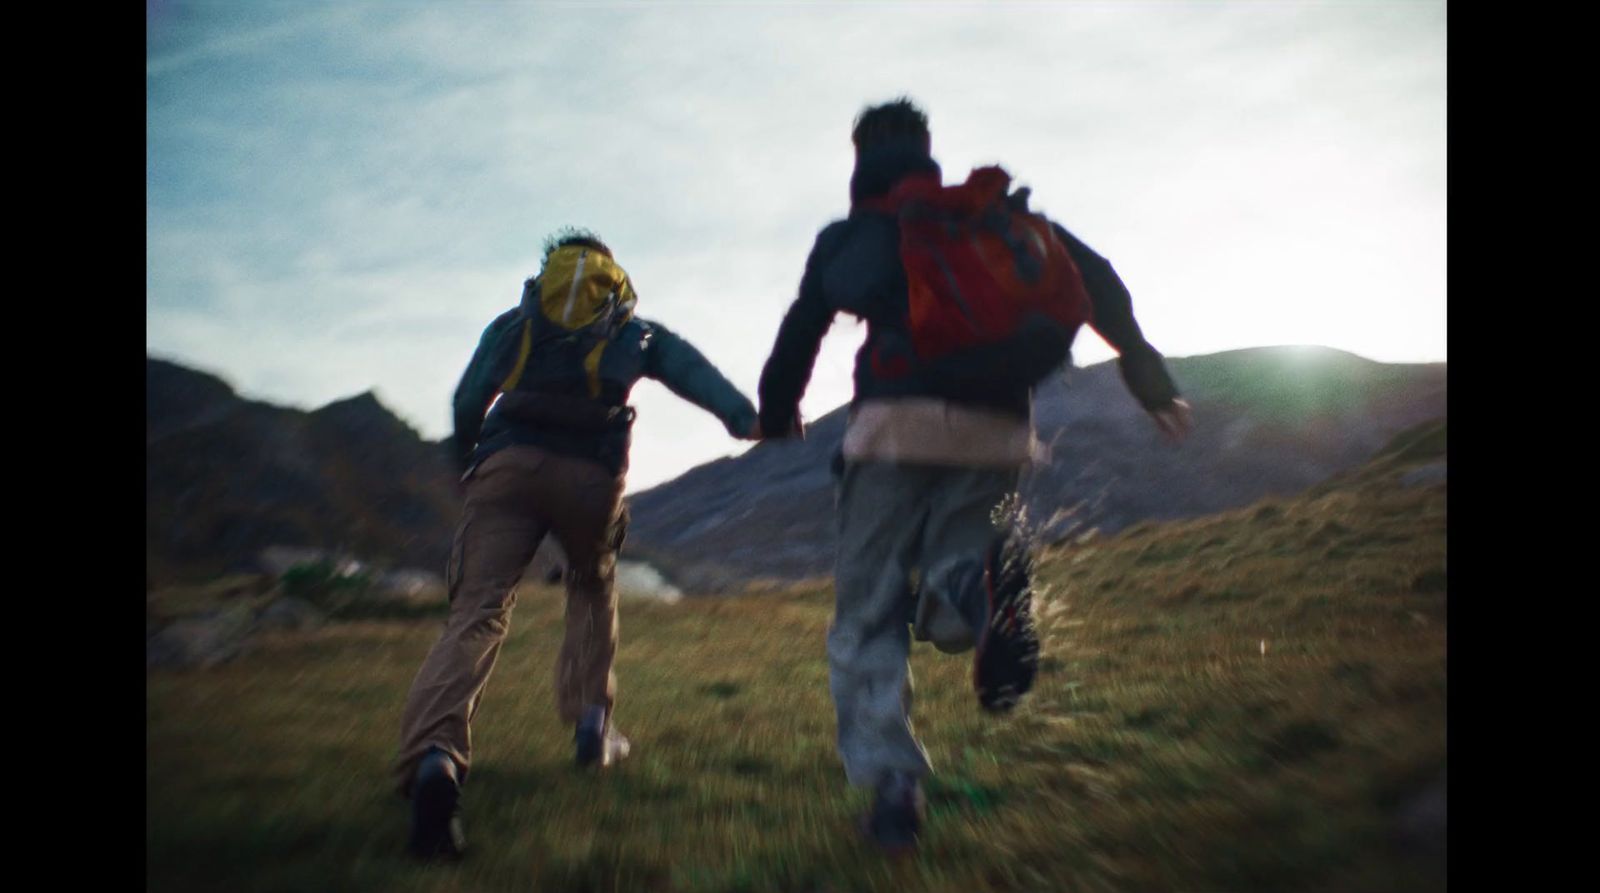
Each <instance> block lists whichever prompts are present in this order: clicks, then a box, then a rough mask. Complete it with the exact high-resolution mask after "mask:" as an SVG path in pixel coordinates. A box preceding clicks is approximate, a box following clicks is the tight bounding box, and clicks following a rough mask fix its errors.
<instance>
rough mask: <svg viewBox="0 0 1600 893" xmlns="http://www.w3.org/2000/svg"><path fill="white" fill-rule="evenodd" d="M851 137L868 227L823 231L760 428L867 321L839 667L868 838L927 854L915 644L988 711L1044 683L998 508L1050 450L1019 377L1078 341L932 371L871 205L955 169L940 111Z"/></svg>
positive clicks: (1103, 314) (1108, 331)
mask: <svg viewBox="0 0 1600 893" xmlns="http://www.w3.org/2000/svg"><path fill="white" fill-rule="evenodd" d="M852 141H853V142H854V143H855V146H856V166H855V172H854V174H853V175H852V177H851V179H850V198H851V204H852V208H851V212H850V216H849V217H848V218H846V219H844V220H841V221H837V222H834V223H832V224H830V225H828V226H827V227H826V228H824V229H823V230H822V232H821V233H820V234H819V235H818V236H817V240H816V244H815V245H814V246H813V247H812V249H811V255H810V257H809V258H808V259H807V260H806V266H805V272H804V274H803V276H802V278H801V281H800V293H799V296H798V297H797V298H796V299H795V301H794V304H793V305H792V306H791V307H790V308H789V311H788V313H787V314H786V315H785V316H784V319H783V324H782V326H781V328H780V329H779V330H778V335H777V339H776V342H775V343H774V345H773V348H772V354H771V356H770V357H769V358H768V360H767V363H766V368H765V369H764V370H763V371H762V374H761V384H760V395H761V428H762V430H764V431H766V432H768V433H769V435H776V434H780V433H782V432H794V431H795V430H796V429H797V428H798V426H799V408H798V407H799V403H800V398H801V396H802V395H803V394H804V393H805V389H806V384H807V382H808V381H809V380H810V377H811V368H812V365H813V363H814V362H815V359H816V354H817V349H818V347H819V346H820V344H821V341H822V338H823V335H824V334H826V332H827V330H828V328H829V326H830V325H831V324H832V321H833V317H834V314H836V313H840V312H843V313H849V314H852V315H854V316H857V317H860V318H861V319H864V320H865V321H866V324H867V337H866V341H865V343H864V344H863V345H862V347H861V350H860V352H859V353H858V354H857V356H856V364H855V395H854V397H853V398H852V400H851V404H850V407H851V408H850V418H849V422H848V425H847V427H846V430H845V437H844V443H843V446H842V448H841V451H840V456H839V460H838V462H837V463H836V468H837V469H838V471H839V487H838V501H837V506H838V516H839V554H838V556H837V563H836V567H835V574H834V586H835V598H836V603H835V612H834V619H833V624H832V626H831V627H830V629H829V632H828V658H829V665H830V688H831V690H832V694H833V700H834V706H835V711H836V714H837V719H838V727H839V731H838V744H839V753H840V756H841V758H842V759H843V761H844V765H845V773H846V775H847V777H848V778H849V780H850V782H851V783H852V784H855V785H858V786H862V787H869V788H873V789H874V790H875V792H876V795H875V800H874V803H873V807H872V811H871V812H870V813H869V814H868V815H867V816H866V817H865V820H864V828H865V830H866V831H867V833H868V834H869V835H870V836H871V837H872V839H873V840H875V841H876V842H877V843H878V844H880V845H881V846H883V847H885V848H887V849H890V850H899V849H903V848H907V847H910V846H913V845H915V842H916V839H917V835H918V832H919V829H920V823H921V814H922V803H923V799H922V793H921V778H922V777H923V776H925V775H926V774H927V773H928V772H929V771H930V764H929V762H928V759H927V754H926V753H925V752H924V750H923V749H922V746H921V744H919V743H918V742H917V739H916V737H915V736H914V735H913V734H912V731H911V719H910V713H911V680H910V673H909V668H908V665H907V658H908V655H909V653H910V642H911V638H912V636H913V635H914V636H915V637H916V638H917V639H919V640H923V641H932V642H933V643H934V644H935V645H936V646H937V647H938V648H939V649H940V650H943V651H946V652H958V651H965V650H973V651H975V666H974V681H975V686H976V688H977V690H978V696H979V701H980V703H981V704H982V705H983V706H984V707H985V708H987V709H990V710H994V711H1001V710H1006V709H1009V708H1010V707H1011V706H1012V705H1014V704H1015V703H1016V701H1017V699H1018V698H1020V697H1021V696H1022V695H1023V694H1024V693H1025V692H1027V691H1028V689H1029V688H1030V687H1031V685H1032V682H1033V677H1034V673H1035V671H1036V667H1037V662H1038V639H1037V635H1036V633H1035V632H1034V630H1033V627H1032V621H1031V565H1030V559H1029V557H1028V555H1027V549H1026V545H1025V543H1023V542H1022V541H1021V539H1020V538H1019V537H1018V536H1017V535H1016V532H1015V531H1014V530H1012V529H1010V524H1009V522H1005V523H1002V524H1001V525H1000V529H999V530H997V529H996V525H995V522H994V520H993V519H994V518H995V516H996V515H1000V516H1002V517H1003V516H1004V513H1003V512H997V508H999V507H1000V506H1001V505H1002V504H1003V503H1005V502H1006V501H1007V500H1008V499H1010V498H1011V497H1012V496H1013V495H1014V494H1015V492H1016V489H1017V483H1018V480H1019V477H1020V473H1021V469H1022V468H1023V467H1024V466H1025V465H1026V464H1027V463H1028V462H1030V461H1034V460H1036V459H1037V458H1039V457H1040V455H1041V448H1040V446H1039V444H1038V442H1037V440H1036V438H1035V436H1034V432H1033V425H1032V397H1031V393H1030V388H1029V387H1027V386H1026V385H1017V384H1015V383H1014V382H1015V381H1016V380H1018V379H1019V378H1020V379H1022V380H1024V381H1031V380H1037V379H1039V378H1041V377H1043V375H1044V374H1045V373H1047V372H1048V371H1050V367H1051V366H1052V365H1053V364H1055V363H1057V362H1059V358H1060V357H1061V356H1062V355H1063V351H1064V349H1070V346H1071V345H1070V343H1065V342H1067V341H1068V337H1069V336H1067V335H1065V334H1064V332H1063V330H1061V329H1059V328H1058V327H1053V326H1050V325H1036V326H1031V327H1028V328H1025V329H1024V330H1023V332H1022V333H1021V334H1020V335H1019V336H1018V338H1016V339H1014V340H1010V341H1007V342H1006V343H1004V344H1003V345H1000V346H997V347H989V348H982V349H969V350H966V351H963V352H960V353H959V354H953V355H951V356H950V357H948V358H946V359H943V360H939V361H935V362H921V361H918V360H917V358H916V356H915V354H914V353H913V350H912V342H911V336H910V332H909V322H908V290H907V280H906V270H905V267H904V266H903V264H902V262H901V259H900V250H899V241H900V234H899V223H898V220H897V218H895V217H893V216H891V215H889V214H888V213H883V212H879V211H876V210H868V209H867V208H865V207H863V206H862V205H863V202H864V201H865V200H867V199H872V198H875V197H880V196H884V195H885V194H887V193H888V192H889V191H890V189H891V188H892V187H893V186H895V185H896V183H898V182H900V181H901V180H902V179H904V178H906V177H910V176H915V175H931V176H932V177H934V178H937V177H938V176H939V173H940V171H939V166H938V164H937V163H936V162H935V161H934V160H933V158H932V156H931V155H930V153H929V145H930V141H929V135H928V129H927V118H926V117H925V116H924V115H923V114H922V112H921V111H919V110H918V109H917V108H916V107H915V106H913V105H912V104H911V103H910V102H909V101H905V100H900V101H896V102H891V103H887V104H885V105H881V106H877V107H873V108H869V109H867V110H865V111H864V112H863V113H862V114H861V115H860V116H859V117H858V118H857V121H856V127H855V130H854V132H853V133H852ZM1055 231H1056V235H1057V236H1058V237H1059V238H1060V239H1061V240H1062V241H1063V242H1064V244H1065V245H1066V247H1067V249H1068V252H1069V253H1070V254H1071V256H1072V258H1073V260H1074V262H1075V263H1076V265H1077V266H1078V268H1079V269H1080V270H1081V272H1082V275H1083V279H1084V282H1085V285H1086V287H1087V291H1088V294H1089V296H1090V300H1091V302H1092V304H1093V323H1092V325H1093V327H1094V329H1095V331H1097V332H1099V333H1100V335H1101V336H1103V337H1104V338H1105V339H1106V340H1107V341H1108V342H1109V343H1110V344H1111V345H1112V346H1113V347H1114V348H1116V349H1117V351H1118V353H1119V354H1120V359H1119V361H1118V362H1119V363H1120V366H1121V370H1122V375H1123V379H1124V381H1125V382H1126V383H1127V386H1128V388H1129V390H1130V391H1131V392H1132V394H1133V396H1134V397H1135V398H1136V399H1137V400H1138V401H1139V402H1140V404H1141V405H1143V406H1144V408H1145V409H1146V410H1147V411H1149V412H1150V414H1151V416H1152V418H1153V419H1154V420H1155V422H1156V424H1157V426H1158V427H1159V428H1160V429H1161V430H1162V432H1163V433H1165V434H1167V435H1168V436H1169V437H1171V438H1172V439H1174V440H1176V439H1181V438H1182V437H1183V436H1184V434H1186V433H1187V431H1188V428H1189V424H1190V419H1189V409H1188V406H1187V404H1185V403H1184V402H1183V401H1182V400H1180V399H1178V391H1177V388H1176V387H1175V386H1174V384H1173V382H1172V379H1171V377H1170V376H1169V375H1168V374H1167V370H1166V367H1165V364H1164V363H1163V361H1162V357H1161V354H1160V353H1158V352H1157V351H1156V349H1155V348H1154V347H1152V346H1151V345H1150V344H1149V342H1147V341H1146V340H1145V338H1144V335H1143V333H1142V332H1141V331H1140V329H1139V324H1138V323H1137V322H1136V321H1135V319H1134V316H1133V306H1132V303H1131V301H1130V298H1129V296H1128V290H1127V288H1126V287H1124V285H1123V284H1122V281H1121V279H1119V278H1118V277H1117V274H1116V271H1114V270H1113V269H1112V268H1111V264H1109V263H1108V262H1107V261H1106V260H1105V258H1103V257H1101V256H1100V255H1098V254H1096V253H1095V252H1094V251H1092V250H1090V249H1089V247H1088V246H1087V245H1085V244H1084V243H1083V242H1081V241H1080V240H1078V239H1077V238H1076V237H1074V236H1073V235H1072V234H1071V233H1069V232H1067V231H1066V230H1065V229H1063V228H1061V227H1060V226H1059V225H1058V226H1056V227H1055ZM914 577H916V578H919V579H920V583H918V584H917V585H916V588H915V589H914V590H913V588H912V586H913V583H912V581H913V578H914ZM908 621H909V623H908Z"/></svg>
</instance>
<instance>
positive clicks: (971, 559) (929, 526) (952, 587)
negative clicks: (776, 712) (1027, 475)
mask: <svg viewBox="0 0 1600 893" xmlns="http://www.w3.org/2000/svg"><path fill="white" fill-rule="evenodd" d="M1019 475H1020V470H1019V469H1006V468H960V467H952V466H937V465H906V464H899V463H890V462H875V461H864V462H847V463H846V464H845V467H844V474H843V477H842V479H841V480H840V483H839V490H838V519H839V552H838V563H837V566H836V569H835V593H836V594H835V599H836V602H835V613H834V621H833V628H832V629H831V630H829V632H828V662H829V668H830V676H829V683H830V686H831V688H832V691H833V701H834V707H835V710H836V711H837V714H838V720H839V753H840V755H841V757H842V758H843V760H844V768H845V774H846V776H847V777H848V778H849V780H850V782H851V784H855V785H860V786H863V787H870V786H872V785H875V784H877V783H878V782H879V781H880V780H881V779H882V778H883V776H884V772H885V770H899V771H902V772H905V773H908V774H910V775H913V776H916V777H921V776H924V775H926V774H928V772H929V770H930V765H929V763H928V755H927V753H926V752H925V751H924V750H923V748H922V745H921V744H919V743H918V742H917V739H916V736H915V735H914V734H913V733H912V731H911V667H910V665H909V664H908V663H907V660H908V658H909V656H910V651H911V639H912V636H913V634H914V635H915V636H916V638H917V640H919V641H926V642H932V643H934V645H935V646H936V647H937V648H939V650H941V651H944V652H946V653H952V654H953V653H958V652H961V651H967V650H970V649H971V648H972V647H973V645H974V644H976V642H977V636H978V631H979V630H980V629H981V628H982V626H983V623H984V611H985V605H984V598H985V594H984V589H983V579H982V578H983V566H982V557H983V554H984V550H985V549H986V548H987V547H988V545H989V543H990V542H991V541H992V540H993V539H994V538H995V536H996V533H997V532H998V531H997V529H996V526H995V523H994V521H993V520H991V516H992V515H993V513H994V510H995V508H996V507H997V506H998V505H999V504H1000V502H1001V501H1002V500H1003V499H1004V498H1005V497H1006V496H1007V495H1009V494H1011V493H1012V492H1014V491H1015V490H1016V487H1017V481H1018V477H1019ZM925 562H926V564H925ZM913 573H920V577H921V580H920V585H919V586H918V587H917V588H916V589H915V590H913V588H912V585H913ZM908 620H911V621H913V623H912V625H911V626H908V625H907V621H908Z"/></svg>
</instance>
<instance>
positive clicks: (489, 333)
mask: <svg viewBox="0 0 1600 893" xmlns="http://www.w3.org/2000/svg"><path fill="white" fill-rule="evenodd" d="M523 319H524V317H523V315H522V310H521V308H520V307H518V308H513V309H511V310H508V311H506V312H505V313H503V314H501V315H500V316H498V317H496V318H495V320H494V321H493V322H491V323H490V324H489V326H488V328H486V329H485V330H484V332H483V337H482V338H481V339H480V340H479V342H478V349H477V350H476V351H475V352H474V353H473V355H472V361H471V362H470V363H468V364H467V369H466V371H465V372H464V373H463V374H462V376H461V382H460V384H458V385H457V387H456V392H455V399H454V402H453V406H454V411H455V434H454V437H453V443H454V448H455V456H456V460H457V462H458V463H459V466H460V467H461V469H462V470H463V471H465V470H467V469H470V468H471V467H472V466H473V465H476V464H477V463H479V462H482V461H483V460H484V459H485V458H487V457H488V456H489V455H491V454H492V453H494V452H495V451H496V450H499V449H502V448H504V447H506V446H509V445H511V444H526V445H530V446H538V447H542V448H544V449H548V450H550V451H552V452H555V453H560V454H562V455H567V456H575V457H577V458H582V459H592V460H594V461H595V462H598V463H599V464H601V465H602V466H604V467H605V468H607V470H609V471H611V472H612V473H613V474H617V475H621V474H623V473H624V472H626V470H627V467H628V450H629V447H630V445H631V441H632V435H631V431H632V422H633V410H632V408H631V407H629V406H628V405H627V401H628V396H629V393H630V392H631V391H632V389H633V386H634V384H635V383H637V382H638V380H639V379H640V378H645V377H648V378H653V379H655V380H657V381H660V382H661V383H662V384H664V385H666V386H667V388H668V389H670V390H671V391H672V392H673V393H674V394H677V395H678V396H679V397H682V398H683V399H685V400H688V401H689V402H690V403H693V404H695V405H696V406H699V407H700V408H702V409H705V410H706V411H708V412H710V413H712V414H713V415H715V416H716V417H717V418H718V419H720V420H721V421H722V424H723V426H724V427H726V428H727V429H728V433H729V434H731V435H734V436H739V435H741V434H743V433H745V432H747V431H749V430H750V428H751V426H753V425H754V424H755V421H756V409H755V407H754V406H753V405H752V404H751V402H750V400H749V399H748V398H747V397H745V395H744V394H742V393H740V392H739V389H738V388H736V387H734V386H733V384H732V383H730V382H729V381H728V379H727V378H725V377H724V376H723V375H722V373H721V372H719V371H717V368H716V367H715V366H713V365H712V364H711V362H710V361H709V360H707V359H706V358H705V357H704V356H703V355H702V354H701V353H700V352H699V351H698V350H696V349H695V348H694V346H693V345H691V344H690V343H689V342H688V341H685V340H684V339H683V338H680V337H678V336H677V335H675V334H673V333H672V332H671V331H670V330H668V329H667V328H666V327H665V326H663V325H661V324H659V323H654V322H649V321H647V320H642V319H638V318H635V319H632V320H629V321H628V322H627V323H626V324H625V325H623V326H622V327H621V328H620V329H619V330H618V332H617V334H616V335H615V336H614V337H613V338H612V339H611V343H610V344H609V345H607V347H606V349H605V352H604V353H603V354H602V355H601V359H600V365H599V376H600V381H601V393H600V396H599V397H598V398H593V397H591V396H590V395H589V393H588V391H587V389H586V387H583V386H582V383H583V382H585V381H586V379H585V378H584V377H583V375H582V373H581V370H580V369H578V368H573V369H566V370H562V369H557V368H554V366H555V365H558V364H563V363H564V360H563V359H562V358H559V357H557V356H556V347H557V346H554V345H552V346H550V347H541V346H540V345H539V344H535V346H534V348H533V351H532V353H531V355H530V356H529V357H528V359H527V363H526V368H525V371H524V373H523V374H522V375H521V376H520V379H519V381H518V383H517V384H516V385H515V387H514V388H513V391H512V393H509V394H502V393H501V386H502V385H503V383H504V382H505V381H506V380H507V378H508V377H509V374H510V372H511V370H512V367H513V366H514V364H515V363H516V357H517V354H518V351H519V348H520V342H521V337H522V321H523ZM547 361H548V362H547ZM541 363H545V364H546V365H550V366H552V368H550V369H542V368H541ZM565 365H568V366H570V365H571V364H570V363H565ZM563 373H564V374H563ZM497 397H498V398H499V399H498V400H497V399H496V398H497ZM491 402H492V403H494V406H493V408H490V404H491ZM530 402H531V403H537V404H540V406H539V409H538V411H533V412H530V411H527V409H526V407H527V405H528V404H529V403H530ZM550 403H555V404H556V405H557V407H558V408H559V409H560V410H561V411H558V412H551V411H548V404H550ZM485 411H487V412H488V415H487V418H486V417H485Z"/></svg>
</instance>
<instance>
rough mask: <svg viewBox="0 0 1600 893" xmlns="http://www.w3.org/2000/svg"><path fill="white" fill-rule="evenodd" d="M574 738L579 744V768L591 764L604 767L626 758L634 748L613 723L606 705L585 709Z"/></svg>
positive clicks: (587, 766) (585, 767)
mask: <svg viewBox="0 0 1600 893" xmlns="http://www.w3.org/2000/svg"><path fill="white" fill-rule="evenodd" d="M573 740H574V742H575V743H576V745H577V751H578V754H577V763H578V768H579V769H587V768H589V767H590V766H596V767H598V768H601V769H604V768H606V767H608V766H610V765H611V764H613V763H617V762H620V761H622V760H624V759H626V758H627V756H628V752H629V751H631V750H632V749H633V745H632V744H631V743H630V742H629V741H628V739H627V738H624V737H623V736H622V733H621V732H619V731H617V730H616V727H614V726H613V725H611V722H610V717H608V716H607V715H606V708H604V707H589V708H587V709H586V710H585V711H584V714H583V719H581V720H579V721H578V730H577V733H576V734H575V735H574V736H573Z"/></svg>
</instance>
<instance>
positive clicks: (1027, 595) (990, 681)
mask: <svg viewBox="0 0 1600 893" xmlns="http://www.w3.org/2000/svg"><path fill="white" fill-rule="evenodd" d="M983 564H984V572H983V582H984V588H985V590H986V593H987V596H988V612H987V620H986V622H985V623H984V626H983V630H982V632H981V633H980V634H979V636H978V647H977V655H976V656H975V657H974V659H973V666H972V683H973V687H974V688H976V689H977V691H978V703H979V704H982V705H983V709H985V710H987V711H989V712H990V713H1005V712H1007V711H1009V710H1010V709H1011V708H1013V707H1015V706H1017V702H1018V701H1020V700H1021V699H1022V696H1023V695H1024V694H1027V692H1028V690H1029V689H1031V688H1033V678H1034V676H1035V675H1036V674H1037V673H1038V670H1039V631H1038V630H1037V629H1035V628H1034V625H1033V556H1032V555H1030V554H1029V552H1028V549H1027V546H1026V544H1024V543H1023V542H1022V541H1021V540H1020V539H1018V538H1017V537H1015V536H1002V537H999V538H997V539H996V540H995V541H994V542H993V543H991V544H990V546H989V551H988V552H987V553H986V554H985V556H984V562H983Z"/></svg>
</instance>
